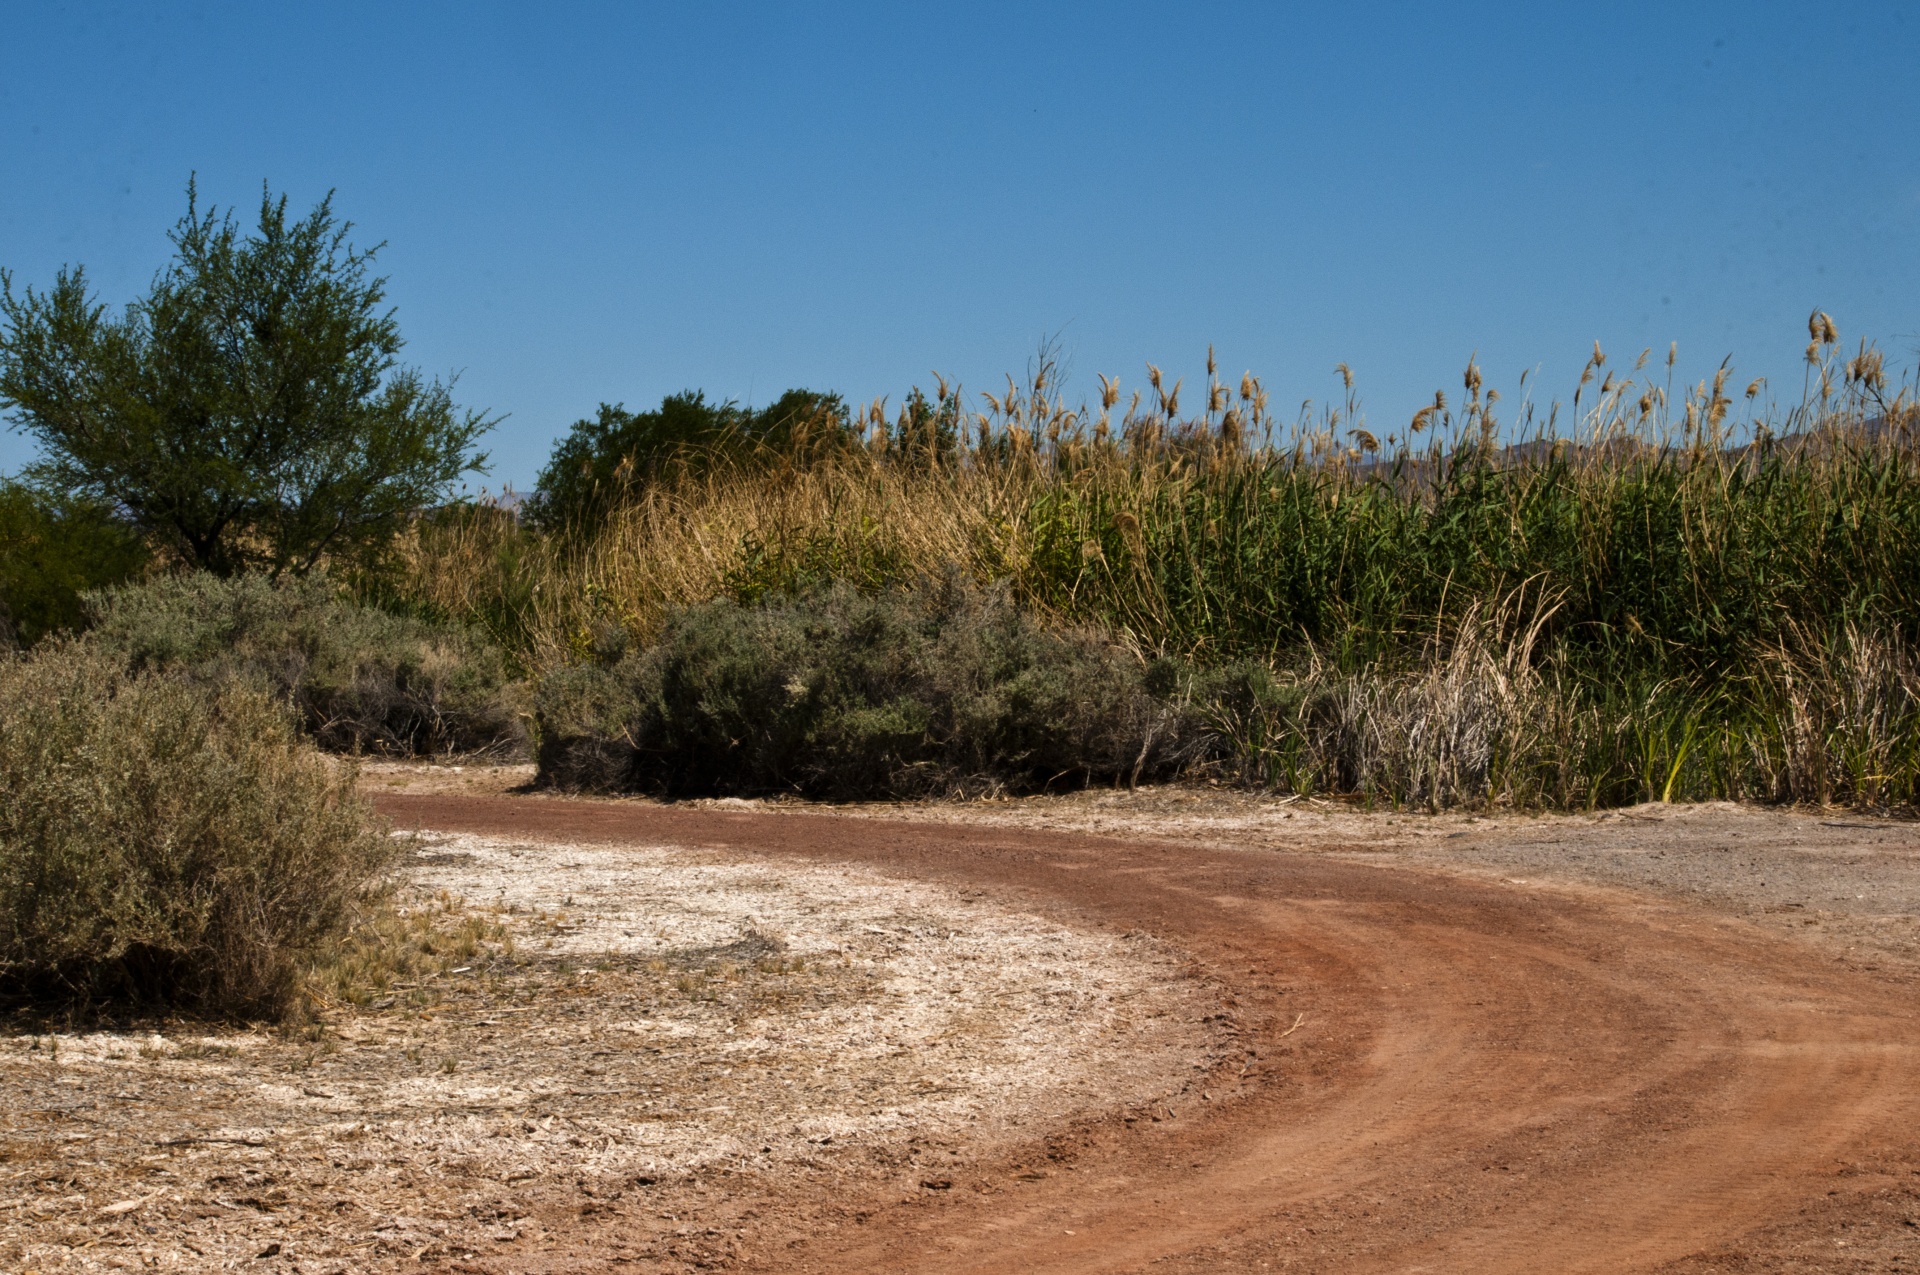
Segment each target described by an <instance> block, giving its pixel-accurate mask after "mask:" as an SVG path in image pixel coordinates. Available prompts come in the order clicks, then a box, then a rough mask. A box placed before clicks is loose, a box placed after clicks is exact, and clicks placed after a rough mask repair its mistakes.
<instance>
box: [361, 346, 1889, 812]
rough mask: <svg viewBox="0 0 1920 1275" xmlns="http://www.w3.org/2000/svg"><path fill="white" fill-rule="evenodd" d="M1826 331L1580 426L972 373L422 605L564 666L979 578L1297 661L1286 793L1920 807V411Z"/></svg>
mask: <svg viewBox="0 0 1920 1275" xmlns="http://www.w3.org/2000/svg"><path fill="white" fill-rule="evenodd" d="M1810 333H1811V337H1812V343H1811V345H1810V347H1809V351H1808V357H1809V362H1808V375H1807V384H1806V389H1805V393H1804V394H1803V396H1802V398H1801V400H1800V402H1799V403H1798V404H1797V405H1793V406H1790V407H1784V408H1783V407H1781V406H1779V405H1778V404H1777V403H1775V402H1774V401H1773V400H1772V398H1771V397H1770V392H1769V391H1768V390H1767V387H1766V386H1765V385H1764V384H1763V383H1755V384H1754V385H1752V386H1749V387H1748V392H1747V393H1746V394H1745V395H1738V391H1737V390H1736V389H1735V387H1734V385H1733V383H1732V381H1731V372H1730V370H1729V369H1726V368H1723V369H1722V370H1721V371H1720V372H1719V373H1718V374H1717V375H1716V376H1715V377H1714V378H1712V379H1711V380H1709V381H1703V382H1702V383H1700V384H1698V385H1696V386H1693V387H1691V388H1688V387H1685V386H1680V387H1675V386H1674V385H1673V384H1672V383H1671V377H1672V369H1673V357H1672V354H1671V352H1669V356H1668V358H1667V360H1666V361H1665V366H1664V368H1663V367H1662V365H1661V363H1660V361H1658V360H1654V359H1653V358H1652V356H1651V353H1650V352H1647V353H1643V354H1642V355H1641V356H1640V357H1639V359H1638V360H1637V361H1635V362H1634V363H1632V364H1631V365H1630V366H1627V367H1621V366H1618V365H1616V364H1615V363H1613V362H1612V361H1611V360H1610V359H1609V358H1608V357H1607V355H1606V354H1605V353H1604V352H1603V351H1601V350H1600V349H1599V348H1597V347H1596V349H1595V350H1594V352H1593V355H1592V356H1591V358H1590V359H1589V360H1588V364H1587V366H1586V368H1585V369H1584V371H1583V374H1582V377H1581V380H1580V383H1579V385H1578V386H1577V387H1576V388H1575V393H1574V395H1573V398H1572V401H1571V407H1570V411H1567V412H1564V413H1563V411H1562V409H1561V407H1560V406H1559V405H1557V404H1555V405H1550V406H1548V407H1545V408H1544V409H1542V408H1538V407H1536V405H1535V404H1534V403H1533V402H1532V401H1531V400H1530V399H1529V398H1527V397H1526V396H1525V394H1524V393H1522V394H1521V395H1520V396H1519V397H1518V399H1517V401H1516V402H1514V403H1513V404H1512V405H1511V406H1509V405H1508V404H1506V403H1504V402H1503V401H1502V399H1501V397H1500V395H1499V394H1498V393H1497V392H1496V391H1495V390H1494V389H1492V388H1491V387H1488V386H1487V385H1486V384H1485V382H1484V377H1483V375H1482V373H1481V371H1480V369H1479V368H1478V367H1476V366H1472V365H1469V367H1468V368H1467V369H1466V371H1465V373H1464V374H1463V376H1462V386H1461V388H1462V391H1463V394H1462V395H1461V397H1460V398H1459V399H1458V400H1457V401H1455V402H1451V403H1450V402H1449V400H1448V397H1447V396H1446V395H1445V394H1437V395H1436V396H1435V399H1434V402H1433V403H1432V404H1430V405H1429V406H1427V407H1424V408H1423V409H1422V410H1421V411H1420V412H1419V413H1417V414H1416V415H1415V417H1414V418H1413V420H1412V421H1410V422H1409V423H1408V424H1407V425H1406V426H1404V427H1398V428H1382V427H1379V426H1370V425H1369V424H1368V423H1367V422H1366V421H1365V420H1364V418H1363V417H1362V415H1361V414H1360V407H1359V403H1358V400H1357V398H1356V396H1355V394H1354V391H1353V387H1352V381H1351V377H1350V374H1348V373H1346V372H1344V370H1343V372H1342V380H1343V388H1342V393H1343V397H1341V398H1340V399H1339V400H1338V401H1336V402H1334V403H1331V404H1326V405H1321V406H1319V407H1314V406H1313V405H1311V404H1309V405H1308V406H1307V407H1306V408H1304V409H1303V411H1302V413H1301V415H1300V416H1299V417H1298V418H1297V419H1296V420H1294V421H1292V422H1290V423H1285V422H1279V421H1276V420H1275V418H1274V417H1273V415H1272V413H1271V411H1270V409H1269V405H1268V393H1267V391H1266V389H1265V388H1264V387H1263V386H1262V385H1261V383H1260V381H1259V380H1258V379H1257V378H1255V377H1253V376H1251V375H1248V376H1245V377H1243V378H1241V380H1240V381H1239V382H1238V384H1233V383H1230V382H1229V381H1227V380H1225V379H1223V378H1222V376H1221V374H1220V371H1219V369H1218V367H1217V366H1215V365H1214V364H1213V361H1212V360H1211V358H1210V359H1209V366H1208V378H1207V381H1206V382H1205V383H1204V385H1202V386H1200V387H1198V392H1197V393H1196V392H1195V391H1194V390H1192V389H1187V390H1183V388H1182V386H1181V385H1180V384H1179V383H1178V382H1177V381H1174V380H1172V379H1171V378H1169V377H1166V376H1164V375H1162V374H1161V373H1160V372H1159V371H1158V370H1157V369H1149V375H1148V381H1147V385H1146V387H1145V389H1144V391H1143V392H1140V393H1136V394H1133V395H1132V396H1131V399H1130V402H1129V404H1128V405H1127V406H1126V407H1125V408H1122V407H1121V402H1122V399H1123V397H1124V396H1125V395H1124V390H1123V388H1122V387H1121V386H1119V385H1118V383H1117V382H1115V381H1112V380H1110V379H1108V378H1104V377H1103V378H1102V379H1101V393H1100V397H1099V400H1098V403H1097V404H1079V405H1072V404H1070V403H1069V402H1068V401H1067V400H1066V399H1065V398H1064V397H1063V396H1062V394H1061V392H1060V389H1059V387H1058V385H1057V384H1056V382H1055V378H1054V369H1053V367H1052V366H1051V364H1049V363H1047V362H1046V361H1045V360H1042V362H1041V364H1040V366H1039V367H1038V369H1037V371H1036V373H1035V374H1034V375H1033V376H1032V377H1031V379H1030V380H1029V381H1028V382H1027V383H1026V384H1024V385H1015V384H1013V383H1011V382H1010V383H1009V385H1008V387H1007V390H1006V392H1005V393H1004V394H990V395H986V396H984V398H985V405H986V408H987V410H986V411H983V412H980V413H977V414H973V415H968V414H967V413H966V412H965V411H964V410H963V407H962V399H961V398H960V395H959V393H958V391H957V390H951V389H949V388H948V387H945V386H942V387H941V390H940V392H939V393H938V394H937V395H936V396H935V397H934V398H933V399H931V400H928V399H924V398H916V399H914V400H911V401H912V402H913V403H914V404H916V406H915V407H914V408H913V411H912V412H905V411H903V413H902V414H901V415H900V416H898V417H897V418H890V417H889V415H888V414H887V413H886V412H885V411H884V410H883V408H882V406H881V405H878V404H876V405H875V406H874V407H872V408H870V409H869V410H868V411H867V413H866V414H865V415H863V416H861V417H859V418H857V419H856V421H855V425H856V426H857V427H858V430H859V437H860V438H861V439H862V440H863V441H862V442H861V443H860V444H859V445H857V446H852V447H847V448H842V449H837V450H834V451H831V452H827V453H820V454H806V455H795V454H792V453H786V452H773V451H763V452H760V453H754V454H742V453H740V452H737V451H735V452H731V453H729V454H727V455H725V456H719V457H712V458H705V459H703V462H702V463H701V464H699V465H692V464H689V465H687V466H685V467H683V469H682V470H680V471H678V472H677V473H676V472H674V471H672V470H671V469H668V470H667V471H664V472H663V474H662V476H661V477H659V478H658V479H657V480H656V481H653V482H651V483H648V484H644V485H642V486H640V487H638V488H637V489H636V491H635V493H634V495H633V498H632V500H631V501H630V503H628V504H627V505H626V506H625V507H624V508H622V509H620V510H619V511H617V512H616V513H615V514H614V515H613V516H612V517H611V518H610V519H609V520H608V521H607V523H606V524H605V526H604V528H603V530H602V531H601V532H600V533H599V534H598V535H597V536H594V537H592V538H589V539H586V540H584V541H563V540H559V539H545V538H542V537H539V536H535V535H532V534H531V533H529V532H527V531H526V530H525V529H523V528H520V527H518V526H516V525H515V524H514V523H513V521H512V520H511V519H510V518H508V517H505V516H503V515H500V514H498V513H497V511H484V510H480V511H471V512H469V513H468V514H466V515H463V516H456V517H447V518H442V519H439V520H437V521H434V522H431V523H423V524H421V525H420V526H419V527H417V528H416V529H415V531H414V532H413V534H412V535H411V536H410V537H409V539H408V541H407V542H406V544H405V546H404V550H403V553H402V568H401V572H400V583H399V584H398V585H396V586H394V587H395V590H396V592H397V593H398V594H399V595H401V596H404V597H406V598H409V599H414V600H417V602H418V604H419V605H421V606H423V607H424V608H426V609H428V610H430V611H433V612H436V613H443V614H447V615H457V616H462V617H472V618H476V619H478V620H479V621H480V622H482V623H485V624H487V625H488V626H489V627H491V628H492V629H493V631H494V632H496V633H498V634H499V635H501V637H502V639H503V640H505V641H507V642H509V643H510V644H512V645H514V646H515V647H516V649H518V650H520V651H522V652H524V653H525V658H526V660H527V662H528V663H529V665H530V666H531V667H533V668H534V669H536V670H544V669H551V668H557V667H563V666H567V665H570V664H573V663H576V662H579V661H581V660H583V659H585V658H587V657H588V656H589V655H591V654H594V653H596V652H600V651H604V650H605V649H607V648H608V646H609V645H610V644H618V643H638V644H645V643H648V642H651V641H652V640H654V638H655V637H656V636H657V635H658V634H660V633H661V632H662V630H663V627H664V626H665V625H666V623H667V620H668V617H669V616H672V615H674V614H677V613H679V612H681V611H683V610H684V609H685V608H687V607H689V606H693V605H697V604H700V603H703V602H707V601H710V600H713V599H716V598H725V599H734V600H737V601H745V602H753V601H756V600H758V599H763V598H774V597H781V596H788V595H792V594H794V593H796V592H805V591H807V590H810V589H814V588H817V587H819V586H821V585H823V584H827V583H830V582H845V583H848V584H851V585H852V586H854V587H855V588H857V589H860V590H863V591H868V592H877V591H881V590H885V589H890V588H898V587H902V586H907V585H911V584H912V583H913V582H915V581H917V580H923V579H929V578H939V577H940V576H942V575H943V574H945V573H947V572H949V571H958V572H960V573H961V574H962V575H964V576H966V577H969V578H971V579H973V580H975V581H977V582H980V583H983V584H984V583H989V582H1001V581H1004V582H1005V583H1006V584H1007V585H1008V586H1009V587H1010V588H1011V589H1012V590H1013V593H1014V595H1015V596H1016V597H1017V598H1018V599H1019V601H1020V602H1021V604H1022V605H1023V606H1025V607H1026V608H1028V609H1030V610H1031V611H1033V612H1035V613H1037V614H1039V615H1041V616H1043V617H1046V618H1048V619H1049V620H1050V621H1052V622H1055V623H1058V624H1061V625H1079V626H1090V627H1094V628H1104V629H1106V630H1108V631H1110V632H1111V633H1113V634H1114V635H1115V637H1116V638H1117V640H1118V641H1120V642H1122V643H1123V644H1126V645H1128V646H1130V647H1131V648H1132V649H1134V650H1135V651H1136V652H1138V653H1139V654H1140V655H1141V656H1142V657H1150V656H1156V655H1164V656H1172V657H1175V658H1177V659H1180V660H1184V661H1187V662H1188V663H1190V664H1191V666H1192V667H1193V668H1194V669H1195V670H1196V681H1195V683H1194V685H1195V686H1196V687H1199V686H1202V685H1203V684H1205V683H1207V681H1208V679H1209V678H1210V677H1213V676H1214V675H1215V674H1218V673H1220V671H1222V670H1229V671H1230V670H1232V669H1234V668H1236V667H1244V666H1248V665H1254V666H1259V668H1261V669H1264V670H1265V673H1264V674H1263V675H1262V676H1264V678H1265V681H1266V683H1267V684H1268V687H1269V689H1273V688H1278V693H1277V694H1276V695H1267V694H1264V693H1263V694H1261V695H1255V696H1253V700H1254V701H1255V702H1254V703H1253V704H1252V705H1251V706H1250V707H1249V706H1248V705H1241V706H1239V707H1231V706H1228V708H1227V709H1223V710H1222V711H1220V712H1216V713H1215V716H1216V718H1218V719H1219V720H1220V722H1221V726H1222V738H1223V739H1224V740H1226V741H1227V742H1228V743H1229V744H1230V745H1233V746H1235V747H1237V746H1238V743H1239V742H1247V743H1248V746H1249V750H1250V751H1248V750H1243V752H1244V756H1243V761H1244V762H1245V763H1246V764H1243V765H1241V766H1240V767H1239V768H1238V773H1239V774H1241V775H1243V776H1247V777H1251V778H1256V779H1258V780H1259V781H1261V782H1267V783H1275V782H1277V783H1282V784H1283V785H1304V786H1307V787H1309V788H1311V787H1322V786H1324V787H1328V788H1332V789H1335V790H1339V791H1351V792H1360V793H1368V794H1373V795H1378V796H1380V797H1381V798H1382V799H1387V800H1392V801H1396V802H1402V803H1413V804H1428V803H1431V802H1433V801H1436V800H1439V801H1454V800H1467V801H1488V800H1496V801H1507V800H1511V801H1519V802H1523V803H1548V804H1568V805H1586V804H1591V803H1603V804H1604V803H1614V802H1620V801H1634V800H1641V799H1645V798H1647V797H1660V796H1663V795H1671V796H1674V797H1709V796H1766V797H1770V798H1776V799H1780V798H1785V799H1793V800H1858V801H1866V802H1869V803H1876V802H1877V803H1888V802H1891V803H1906V802H1910V801H1912V800H1914V798H1915V796H1916V795H1920V758H1916V756H1915V752H1914V749H1913V748H1912V747H1910V746H1909V744H1908V742H1907V741H1909V740H1911V739H1912V738H1913V736H1914V727H1913V720H1912V719H1913V716H1914V713H1913V705H1912V701H1911V699H1910V698H1909V697H1907V696H1906V694H1905V692H1904V691H1903V690H1901V689H1899V687H1898V686H1896V685H1895V683H1885V684H1876V686H1877V689H1873V690H1872V691H1871V693H1870V694H1869V691H1868V689H1867V688H1866V684H1865V683H1864V682H1862V681H1861V680H1860V679H1861V677H1862V676H1864V674H1863V673H1862V672H1861V671H1860V667H1856V665H1857V660H1856V659H1855V655H1854V654H1852V653H1853V652H1856V651H1858V650H1864V649H1866V648H1867V647H1872V648H1874V649H1885V650H1888V651H1892V650H1895V649H1899V650H1904V649H1906V646H1907V645H1908V644H1910V643H1911V642H1912V641H1913V640H1914V637H1915V634H1916V633H1920V449H1916V448H1915V447H1914V445H1913V443H1914V433H1913V430H1914V422H1915V417H1914V412H1913V409H1912V406H1911V402H1910V398H1909V395H1908V392H1907V389H1906V388H1905V387H1892V386H1890V385H1889V384H1888V381H1887V375H1886V372H1885V369H1884V366H1883V364H1882V362H1881V360H1880V359H1879V357H1878V355H1877V353H1876V352H1874V351H1872V350H1870V349H1867V348H1865V347H1862V348H1861V349H1860V350H1859V351H1857V352H1856V353H1854V354H1852V355H1847V354H1846V353H1845V352H1844V351H1842V350H1841V348H1840V345H1839V341H1838V336H1837V333H1836V332H1835V330H1834V328H1833V325H1832V322H1831V320H1830V319H1828V318H1827V317H1826V316H1824V315H1815V316H1814V318H1813V321H1812V322H1811V324H1810ZM1650 362H1651V364H1652V366H1651V367H1649V366H1648V364H1649V363H1650ZM1183 396H1184V397H1185V398H1187V399H1188V400H1189V401H1190V402H1194V403H1195V405H1196V406H1197V407H1198V408H1199V410H1198V411H1197V413H1194V414H1189V415H1182V409H1181V402H1182V399H1183ZM1563 416H1564V417H1565V419H1564V421H1563ZM929 422H933V424H929ZM936 426H937V427H936ZM1500 440H1519V442H1518V443H1517V444H1516V445H1514V446H1510V447H1509V446H1502V445H1500ZM1520 612H1524V613H1525V615H1526V616H1528V617H1535V618H1537V620H1538V623H1534V622H1533V620H1531V619H1529V620H1528V621H1527V622H1526V623H1520V622H1519V619H1518V613H1520ZM1509 613H1513V614H1509ZM1502 616H1505V617H1507V618H1505V619H1500V618H1499V617H1502ZM1863 644H1864V645H1863ZM1849 661H1855V663H1849ZM1861 667H1864V666H1861ZM1849 670H1853V671H1849ZM1216 680H1217V679H1216ZM1228 680H1232V679H1231V678H1229V679H1228ZM1243 680H1244V679H1243ZM1254 680H1260V679H1259V678H1255V679H1254ZM1896 680H1897V679H1896ZM1850 688H1851V689H1850ZM1196 693H1198V692H1196ZM1216 707H1220V706H1216ZM1309 708H1310V709H1311V711H1310V712H1307V711H1306V710H1307V709H1309ZM1229 709H1230V711H1229ZM1249 713H1251V714H1252V716H1251V717H1249V715H1248V714H1249ZM1303 713H1304V716H1303ZM1852 714H1867V716H1863V717H1857V719H1856V717H1854V716H1850V715H1852ZM1262 715H1264V716H1265V717H1266V718H1267V719H1269V723H1268V726H1267V727H1262V726H1261V725H1260V722H1259V720H1257V719H1258V718H1260V717H1261V716H1262ZM1802 718H1805V720H1804V721H1803V720H1801V719H1802ZM1242 735H1245V736H1246V737H1247V738H1246V740H1244V741H1243V740H1242V739H1241V736H1242ZM1869 740H1872V741H1878V742H1868V741H1869ZM1816 753H1817V754H1818V756H1817V757H1816V755H1815V754H1816Z"/></svg>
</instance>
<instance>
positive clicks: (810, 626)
mask: <svg viewBox="0 0 1920 1275" xmlns="http://www.w3.org/2000/svg"><path fill="white" fill-rule="evenodd" d="M1161 672H1162V670H1158V669H1156V668H1153V667H1149V666H1144V665H1143V664H1142V663H1141V661H1140V660H1139V659H1137V658H1136V657H1134V656H1133V655H1131V654H1129V653H1128V652H1126V651H1123V650H1121V649H1119V648H1117V647H1115V646H1113V645H1112V644H1110V643H1108V642H1106V641H1104V640H1102V639H1100V638H1099V637H1097V636H1094V635H1092V634H1088V633H1083V632H1062V631H1056V630H1053V629H1049V628H1047V627H1044V626H1042V625H1041V624H1039V623H1037V622H1036V621H1035V620H1034V619H1033V618H1032V617H1031V616H1029V615H1028V614H1026V613H1025V612H1023V611H1022V610H1021V609H1020V608H1019V607H1017V606H1016V605H1015V604H1014V602H1013V600H1012V598H1011V596H1010V595H1009V594H1008V593H1007V592H1006V591H1005V590H979V589H976V588H973V587H971V586H969V585H966V584H964V583H962V582H961V581H959V580H958V579H957V578H950V579H947V580H943V581H936V582H930V583H923V584H920V585H917V586H915V587H912V588H907V589H901V590H897V591H893V592H888V593H884V594H880V595H877V596H867V595H863V594H860V593H858V592H856V591H854V590H852V589H850V588H848V587H846V586H844V585H841V586H836V587H831V588H827V589H824V590H820V591H816V592H813V593H809V594H803V595H800V596H798V597H779V598H769V599H763V600H762V601H760V602H758V603H754V604H745V603H737V602H732V601H721V602H713V603H708V604H704V605H700V606H695V607H690V608H687V609H685V610H683V611H680V612H678V613H677V614H675V615H674V616H672V617H671V618H670V619H669V620H668V621H667V623H666V625H665V627H664V629H663V631H662V632H661V633H660V635H659V637H658V639H657V640H656V641H654V642H653V643H651V644H649V645H647V646H646V647H644V648H643V649H626V650H622V649H620V643H619V639H618V637H617V635H615V636H614V637H613V638H612V639H611V640H608V641H603V642H602V643H601V649H600V650H599V653H598V658H596V659H594V660H592V661H589V662H584V663H581V664H576V665H573V666H570V667H566V668H561V669H557V670H555V671H553V672H552V673H550V674H549V675H548V676H547V677H546V678H545V679H544V680H543V682H542V684H541V686H540V690H539V694H538V717H539V735H540V747H539V764H540V775H541V779H542V781H543V782H545V783H548V784H552V785H555V786H558V787H563V788H586V789H630V790H638V791H645V792H653V793H657V794H660V795H663V796H693V795H701V794H747V793H797V794H803V795H806V796H810V797H822V798H835V799H845V798H858V797H881V796H911V795H919V794H930V793H948V792H979V791H993V790H1006V791H1034V790H1040V789H1045V788H1047V787H1049V786H1055V785H1059V786H1077V785H1080V784H1084V783H1090V782H1094V783H1098V782H1126V781H1134V780H1138V779H1142V778H1156V779H1157V778H1164V777H1167V776H1169V775H1171V774H1172V773H1174V772H1175V771H1177V770H1178V769H1179V768H1180V767H1181V766H1182V765H1183V764H1184V762H1185V761H1186V760H1187V759H1188V757H1189V755H1190V753H1191V751H1192V749H1193V748H1195V747H1196V746H1197V743H1198V736H1197V733H1196V722H1195V719H1193V717H1192V716H1191V715H1190V714H1189V713H1188V712H1187V711H1186V709H1185V708H1184V706H1182V705H1181V704H1179V703H1176V702H1174V701H1172V700H1170V699H1168V698H1166V697H1165V696H1164V695H1156V694H1155V693H1154V692H1155V690H1156V689H1160V690H1162V691H1164V690H1168V689H1171V686H1170V679H1166V680H1169V685H1168V686H1164V687H1156V685H1155V681H1156V677H1157V676H1159V675H1160V674H1161Z"/></svg>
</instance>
